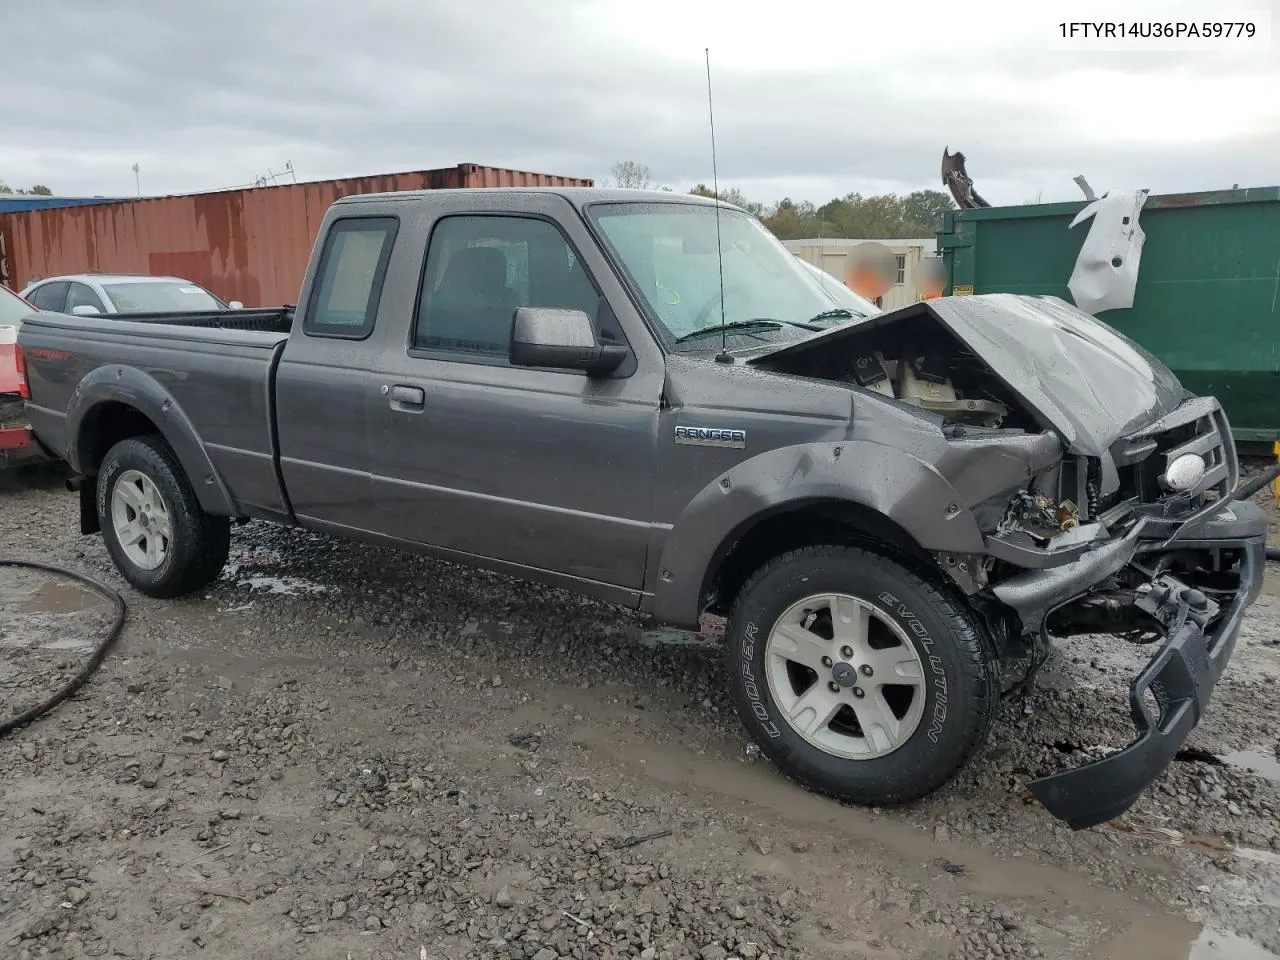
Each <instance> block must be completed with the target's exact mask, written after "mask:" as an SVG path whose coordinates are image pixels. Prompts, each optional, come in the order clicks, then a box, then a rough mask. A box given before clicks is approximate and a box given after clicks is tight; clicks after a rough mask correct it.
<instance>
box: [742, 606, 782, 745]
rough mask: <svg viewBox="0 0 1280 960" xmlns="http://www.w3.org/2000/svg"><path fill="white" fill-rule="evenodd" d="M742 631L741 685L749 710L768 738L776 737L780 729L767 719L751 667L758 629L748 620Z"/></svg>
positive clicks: (766, 712) (780, 732)
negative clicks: (748, 703) (747, 700)
mask: <svg viewBox="0 0 1280 960" xmlns="http://www.w3.org/2000/svg"><path fill="white" fill-rule="evenodd" d="M742 633H743V636H742V680H743V683H742V687H743V690H745V691H746V694H747V699H749V700H750V701H751V712H752V713H753V714H755V716H756V719H757V720H759V721H760V723H761V724H762V725H763V729H764V732H765V733H766V734H768V735H769V738H770V739H776V738H778V737H780V736H781V735H782V731H781V730H779V729H778V725H777V724H776V723H774V722H773V721H772V720H770V719H769V711H768V708H766V707H765V705H764V701H763V700H762V699H761V698H760V685H759V683H757V682H756V677H755V673H754V672H753V669H752V661H753V660H754V659H755V654H756V638H757V636H758V635H759V633H760V630H759V628H758V627H757V626H756V625H755V623H754V622H752V621H750V620H748V621H747V626H746V629H745V630H743V632H742Z"/></svg>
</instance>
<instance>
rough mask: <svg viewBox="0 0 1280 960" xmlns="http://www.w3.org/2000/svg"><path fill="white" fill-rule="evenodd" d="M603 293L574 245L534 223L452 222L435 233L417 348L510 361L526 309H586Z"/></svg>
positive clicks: (591, 310) (593, 308)
mask: <svg viewBox="0 0 1280 960" xmlns="http://www.w3.org/2000/svg"><path fill="white" fill-rule="evenodd" d="M600 302H601V301H600V294H599V292H598V291H597V290H596V288H595V286H594V285H593V284H592V282H591V280H590V278H589V277H588V276H587V274H586V271H584V270H583V268H582V263H581V262H580V261H579V260H578V258H577V256H576V254H575V253H574V251H573V248H572V247H571V246H570V245H569V242H568V240H566V239H565V237H564V235H563V234H562V233H561V232H560V231H559V229H557V228H556V227H555V225H554V224H552V223H550V222H548V221H546V220H538V219H534V218H532V217H502V216H498V217H493V216H491V217H465V216H457V217H445V218H444V219H442V220H441V221H440V222H439V223H437V224H436V227H435V229H434V230H432V232H431V240H430V243H429V245H428V247H427V263H426V267H425V269H424V271H423V278H422V291H421V295H420V296H419V299H418V321H417V325H416V327H415V329H414V346H415V347H418V348H420V349H424V350H444V351H448V352H451V353H461V354H468V355H471V356H473V357H476V358H479V357H486V358H492V359H496V360H505V359H506V357H507V351H508V347H509V344H510V341H511V324H512V322H513V320H514V319H515V312H516V310H517V309H518V308H520V307H557V308H560V309H565V310H581V311H583V312H584V313H586V314H587V316H589V317H591V318H592V320H599V316H598V313H599V308H600Z"/></svg>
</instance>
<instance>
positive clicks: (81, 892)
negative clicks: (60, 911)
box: [66, 887, 89, 906]
mask: <svg viewBox="0 0 1280 960" xmlns="http://www.w3.org/2000/svg"><path fill="white" fill-rule="evenodd" d="M66 897H67V901H68V902H69V903H72V904H75V905H76V906H79V905H80V904H82V903H84V902H85V901H86V900H88V899H89V891H88V890H86V889H85V888H84V887H68V888H67V894H66Z"/></svg>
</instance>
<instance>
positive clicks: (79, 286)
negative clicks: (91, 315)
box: [65, 283, 107, 313]
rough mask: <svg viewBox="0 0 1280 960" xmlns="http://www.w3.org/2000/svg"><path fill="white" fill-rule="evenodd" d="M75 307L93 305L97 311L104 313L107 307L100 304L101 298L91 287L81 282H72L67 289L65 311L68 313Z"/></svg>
mask: <svg viewBox="0 0 1280 960" xmlns="http://www.w3.org/2000/svg"><path fill="white" fill-rule="evenodd" d="M76 307H93V309H94V310H96V311H97V312H98V313H106V312H107V308H106V307H104V306H103V305H102V299H101V298H100V297H99V296H98V295H97V294H96V293H94V292H93V288H92V287H89V286H86V285H85V284H83V283H72V284H71V288H70V289H69V290H68V291H67V306H66V308H65V309H66V311H67V313H70V312H71V311H72V310H74V309H75V308H76Z"/></svg>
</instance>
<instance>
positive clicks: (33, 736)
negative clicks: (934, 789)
mask: <svg viewBox="0 0 1280 960" xmlns="http://www.w3.org/2000/svg"><path fill="white" fill-rule="evenodd" d="M1266 496H1268V495H1267V494H1263V495H1262V497H1266ZM76 516H77V513H76V501H75V498H74V497H73V496H72V495H70V494H67V493H65V492H64V491H63V490H62V488H61V485H60V481H59V480H58V478H56V477H44V478H42V477H27V478H24V479H23V480H22V481H20V482H15V481H14V480H12V479H10V480H9V481H8V482H7V484H6V485H4V486H0V544H3V545H4V546H3V547H2V548H0V553H2V554H4V555H6V556H9V557H25V558H28V559H41V560H47V561H51V562H55V563H64V564H67V565H69V566H72V567H74V568H77V569H81V570H84V571H86V572H89V573H92V574H96V575H98V576H100V577H102V578H103V579H104V580H106V581H107V582H109V583H112V584H115V585H121V581H120V578H119V577H118V576H117V575H116V574H115V571H114V570H113V569H112V568H111V566H110V563H109V561H108V559H107V556H106V552H105V550H104V549H103V547H102V544H101V542H100V541H99V539H98V538H82V537H80V536H78V534H77V533H76V529H77V520H76ZM232 549H233V558H232V560H233V562H232V565H231V566H229V567H228V569H227V571H226V573H225V575H224V578H223V579H222V581H220V582H219V583H218V584H217V586H216V587H215V588H214V589H212V590H211V591H209V592H208V594H207V595H206V596H203V597H200V598H197V599H190V600H185V601H179V602H168V603H162V602H157V601H152V600H148V599H147V598H145V597H142V596H139V595H137V594H135V593H133V592H132V591H126V598H127V599H128V602H129V605H130V613H129V622H128V625H127V627H126V630H125V633H124V635H123V637H122V639H121V642H120V644H119V645H118V647H117V648H116V649H115V650H114V651H113V652H112V653H111V655H110V656H109V657H108V659H107V661H106V662H105V664H104V665H103V667H102V669H101V671H100V672H99V673H98V674H97V675H96V676H95V677H94V679H93V681H92V682H91V683H90V684H89V685H88V686H87V687H86V688H85V689H84V690H83V691H82V692H81V693H80V694H79V695H78V696H76V697H75V698H74V699H72V700H71V701H69V702H67V703H65V704H63V705H62V706H61V707H59V708H58V709H57V710H56V711H55V712H54V713H52V714H50V715H48V716H47V717H45V718H44V719H42V720H41V721H39V722H38V723H36V724H34V725H33V726H31V727H29V728H27V729H25V730H21V731H18V732H16V733H14V734H11V735H10V736H8V737H6V738H4V739H3V740H0V771H2V772H0V956H3V957H5V958H30V957H74V956H110V957H128V958H138V960H142V958H152V957H155V958H165V960H172V958H184V957H227V958H233V957H234V958H255V957H264V958H267V957H269V958H271V960H282V958H290V957H308V958H310V957H315V958H338V960H342V958H348V957H349V958H371V960H372V958H378V960H380V958H396V960H401V958H404V960H423V958H431V960H446V958H448V960H464V958H524V960H529V958H532V960H555V958H560V957H572V958H578V960H587V958H596V960H607V958H621V957H641V958H645V960H659V958H665V960H676V958H698V960H728V958H740V960H764V958H774V960H777V958H814V960H819V958H822V960H827V958H836V960H839V958H877V960H906V958H912V960H916V958H919V960H934V958H936V960H944V958H946V960H950V958H991V957H1013V958H1017V957H1053V958H1086V957H1087V958H1094V957H1096V958H1113V960H1140V958H1150V960H1157V958H1158V960H1170V958H1179V957H1192V958H1195V960H1209V958H1231V960H1257V958H1267V957H1271V958H1272V960H1274V957H1275V956H1276V955H1280V821H1278V817H1277V815H1278V813H1280V762H1278V761H1277V752H1278V751H1280V716H1277V711H1276V702H1277V690H1278V688H1277V684H1278V683H1280V646H1276V645H1275V643H1274V640H1275V639H1276V638H1280V571H1272V573H1273V577H1274V579H1271V580H1269V582H1268V587H1267V591H1266V594H1265V595H1264V596H1263V598H1262V599H1261V600H1260V601H1259V602H1258V604H1257V605H1256V606H1255V607H1254V609H1253V611H1252V612H1251V615H1250V617H1249V619H1248V621H1247V623H1246V626H1245V629H1244V633H1243V635H1242V637H1241V641H1240V644H1239V646H1238V648H1237V654H1236V657H1235V659H1234V660H1233V661H1232V665H1231V667H1230V669H1229V670H1228V672H1227V675H1226V676H1225V678H1224V680H1223V682H1222V683H1221V685H1220V686H1219V688H1218V691H1217V694H1216V695H1215V698H1214V702H1213V704H1212V706H1211V709H1210V711H1209V714H1208V716H1207V717H1206V718H1205V720H1204V722H1203V723H1202V724H1201V726H1200V727H1199V728H1198V729H1197V731H1196V732H1195V733H1194V734H1193V736H1192V739H1191V741H1190V742H1189V744H1188V748H1189V749H1188V751H1187V752H1186V754H1185V758H1184V759H1183V760H1180V762H1177V763H1175V764H1174V765H1173V767H1172V769H1171V770H1170V771H1169V773H1168V774H1167V775H1166V776H1165V777H1163V778H1162V779H1161V780H1160V781H1159V782H1158V784H1157V785H1156V786H1155V787H1154V788H1153V789H1152V790H1150V791H1149V792H1148V794H1147V795H1146V796H1144V797H1143V798H1142V799H1141V800H1140V801H1139V802H1138V804H1137V805H1136V806H1135V807H1134V809H1133V810H1131V811H1130V813H1129V814H1128V815H1127V816H1126V817H1125V818H1124V819H1123V820H1122V821H1120V822H1118V823H1116V824H1113V825H1112V826H1109V827H1104V828H1099V829H1096V830H1092V831H1086V832H1082V833H1072V832H1071V831H1069V830H1067V829H1066V828H1065V827H1063V826H1062V825H1061V824H1059V823H1058V822H1056V821H1055V820H1053V819H1052V818H1051V817H1049V816H1048V814H1047V813H1045V812H1044V811H1043V810H1042V809H1040V808H1039V807H1038V806H1037V805H1035V804H1034V803H1032V802H1030V800H1029V796H1028V795H1027V794H1026V791H1025V788H1024V786H1023V784H1024V783H1025V782H1026V781H1027V780H1028V779H1030V778H1032V777H1033V776H1037V775H1040V774H1043V773H1046V772H1049V771H1051V770H1053V769H1056V768H1058V767H1061V766H1066V765H1069V764H1074V763H1077V762H1080V761H1081V760H1083V759H1085V758H1086V757H1087V756H1088V755H1090V754H1094V753H1097V752H1098V751H1099V750H1100V749H1105V748H1109V747H1118V746H1122V745H1123V744H1124V743H1125V742H1126V741H1127V738H1128V737H1129V736H1130V734H1131V731H1132V727H1131V725H1130V724H1129V721H1128V715H1127V706H1126V702H1127V701H1126V696H1125V694H1126V691H1125V687H1126V686H1127V683H1128V680H1129V678H1130V677H1131V675H1132V673H1133V671H1134V670H1135V669H1136V668H1137V667H1138V666H1139V665H1140V664H1141V663H1142V662H1143V660H1144V659H1145V656H1146V655H1149V654H1146V655H1144V653H1143V651H1141V650H1137V649H1131V648H1127V647H1118V646H1117V644H1116V643H1113V642H1107V641H1103V640H1093V639H1083V640H1078V641H1072V642H1070V643H1069V644H1066V645H1064V646H1062V648H1061V649H1060V650H1059V651H1058V652H1057V654H1056V656H1055V658H1054V660H1053V661H1052V662H1051V664H1050V666H1049V667H1048V668H1046V671H1045V673H1044V674H1043V680H1042V684H1041V686H1040V688H1039V690H1038V692H1037V694H1036V695H1035V697H1034V700H1033V701H1032V704H1033V707H1034V710H1033V712H1032V713H1031V715H1030V716H1025V715H1023V713H1022V711H1021V709H1019V708H1018V707H1017V706H1016V705H1010V707H1009V709H1008V710H1007V711H1006V716H1005V717H1004V718H1003V720H1002V722H1001V723H999V724H998V725H997V728H996V730H995V732H994V734H993V736H992V739H991V742H990V744H989V745H988V747H987V748H986V749H985V750H984V751H983V752H982V753H981V754H979V755H978V756H977V757H976V758H975V760H974V761H973V762H972V763H971V764H970V766H969V767H968V768H967V769H966V771H965V772H964V773H963V774H962V775H961V776H960V778H959V779H958V780H957V781H956V782H955V783H954V784H953V785H951V786H950V787H948V788H947V789H945V790H944V791H942V792H941V793H940V794H938V795H937V796H935V797H933V798H930V799H929V800H927V801H925V802H923V803H920V804H917V805H915V806H912V807H909V808H906V809H900V810H894V811H877V810H862V809H853V808H845V807H841V806H839V805H837V804H834V803H831V802H828V801H826V800H823V799H821V798H818V797H816V796H814V795H812V794H809V793H806V792H805V791H803V790H802V789H800V788H799V787H796V786H793V785H791V784H789V783H788V782H786V781H785V780H783V779H782V778H781V777H779V776H778V775H777V774H776V773H775V771H774V770H773V769H772V767H771V766H770V765H769V764H768V763H767V762H765V761H762V760H758V759H756V756H755V752H754V751H753V750H751V749H749V748H748V744H747V741H746V739H745V737H744V735H743V733H742V731H741V729H740V727H739V725H738V723H737V720H736V718H735V717H734V716H733V712H732V709H731V707H730V705H729V701H728V698H727V696H726V694H725V690H724V683H723V676H722V671H721V666H720V663H719V659H718V657H717V655H716V651H715V650H714V649H713V648H711V647H709V646H704V645H698V644H672V643H655V642H654V640H653V637H652V636H647V635H645V634H643V633H642V631H641V627H640V624H639V622H638V620H637V619H636V618H635V617H634V616H633V615H631V614H629V613H627V612H625V611H619V610H617V609H615V608H612V607H607V606H604V605H602V604H598V603H594V602H589V601H584V600H579V599H576V598H573V597H570V596H567V595H564V594H560V593H558V592H555V591H551V590H548V589H546V588H543V587H540V586H536V585H530V584H527V583H522V582H517V581H512V580H508V579H506V578H503V577H499V576H495V575H490V574H486V573H479V572H475V571H469V570H465V569H462V568H459V567H454V566H450V565H448V564H443V563H438V562H435V561H430V560H426V559H422V558H415V557H409V556H405V555H401V554H397V553H394V552H392V551H388V550H382V549H377V548H371V547H366V546H362V545H358V544H352V543H347V542H343V541H338V540H333V539H329V538H326V537H319V536H313V535H308V534H302V533H298V532H296V531H288V530H283V529H278V528H272V527H268V526H264V525H258V524H250V525H247V526H244V527H240V528H237V531H236V534H235V539H234V542H233V548H232ZM107 613H108V608H107V606H106V604H104V603H103V602H102V601H101V600H100V599H98V598H97V597H95V596H94V595H92V594H89V593H86V592H85V591H83V590H81V589H80V588H79V587H77V586H74V585H70V584H69V583H66V582H62V581H59V580H56V579H52V578H48V577H45V576H43V575H34V574H29V573H25V572H17V571H14V570H4V569H0V701H2V702H3V703H4V704H5V705H6V708H8V709H12V710H17V709H20V708H21V707H25V706H27V705H30V704H31V703H32V702H34V701H36V700H37V699H38V698H40V697H41V696H45V695H47V694H48V693H50V692H52V691H53V690H54V689H55V688H56V687H57V686H58V684H59V683H60V681H62V680H64V679H65V678H66V677H67V676H69V675H70V674H71V673H72V672H73V671H74V670H75V669H76V668H77V667H78V665H79V664H81V663H83V661H84V658H85V656H86V655H87V652H88V645H89V644H90V643H91V641H92V638H93V636H94V634H95V631H97V630H99V629H101V628H102V627H103V626H104V625H105V623H106V622H107Z"/></svg>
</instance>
